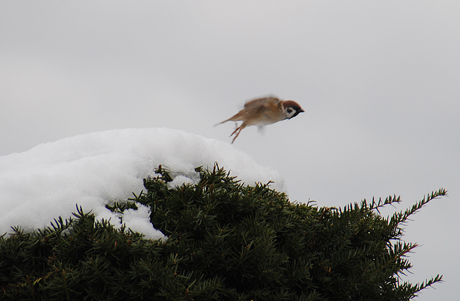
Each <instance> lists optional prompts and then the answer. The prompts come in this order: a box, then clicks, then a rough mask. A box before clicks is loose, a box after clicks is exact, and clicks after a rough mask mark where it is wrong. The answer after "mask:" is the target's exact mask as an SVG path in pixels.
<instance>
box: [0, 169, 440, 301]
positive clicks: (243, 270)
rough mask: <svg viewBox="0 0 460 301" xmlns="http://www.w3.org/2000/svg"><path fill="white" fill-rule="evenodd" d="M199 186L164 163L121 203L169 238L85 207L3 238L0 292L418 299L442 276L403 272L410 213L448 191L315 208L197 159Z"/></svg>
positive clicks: (117, 207) (9, 296)
mask: <svg viewBox="0 0 460 301" xmlns="http://www.w3.org/2000/svg"><path fill="white" fill-rule="evenodd" d="M196 171H197V172H199V174H200V180H199V182H198V183H196V184H184V185H182V186H180V187H172V186H171V184H170V182H171V181H172V177H171V175H170V172H168V171H167V170H166V169H164V168H163V167H161V166H160V167H159V168H158V169H157V170H156V172H157V174H158V176H156V177H154V178H147V179H145V180H144V186H145V188H146V190H147V191H146V192H142V193H140V194H139V195H135V196H134V198H133V199H131V200H130V201H131V202H126V203H114V204H113V205H112V206H107V207H108V208H109V209H111V210H112V211H115V212H123V211H124V210H125V209H127V208H136V203H140V204H143V205H147V206H149V207H150V209H151V216H150V217H151V222H152V224H153V225H154V227H155V228H156V229H158V230H160V231H162V232H163V233H164V234H165V235H166V236H167V237H168V239H167V240H164V241H163V240H147V239H144V238H143V237H142V235H141V234H139V233H135V232H133V231H131V230H130V229H126V228H124V227H122V228H121V229H114V228H113V226H111V225H110V223H109V222H108V221H104V220H102V221H97V220H95V217H94V215H93V214H91V213H85V212H83V209H82V208H79V207H77V212H76V213H75V214H74V217H73V218H70V219H68V220H63V219H62V218H58V219H56V220H55V221H54V222H52V223H51V226H50V227H48V228H46V229H44V230H38V231H36V232H33V233H25V232H24V231H22V230H21V229H19V228H14V234H12V235H10V236H6V235H4V236H2V237H1V239H0V300H331V301H332V300H334V301H335V300H391V301H395V300H410V299H412V298H414V297H415V296H416V295H417V293H418V292H420V291H421V290H422V289H424V288H426V287H428V286H431V285H432V284H434V283H436V282H439V281H441V279H442V276H440V275H437V276H436V277H434V278H431V279H429V280H427V281H425V282H423V283H421V284H411V283H408V282H403V281H402V280H401V279H400V275H401V274H404V273H405V272H406V271H407V270H408V269H409V268H410V267H411V264H410V262H409V261H408V260H407V257H406V256H407V253H408V252H410V251H412V250H413V249H414V248H415V247H416V246H417V245H416V244H414V243H406V242H403V241H401V235H402V231H403V229H402V223H404V222H405V221H407V219H408V218H409V216H411V215H412V214H414V213H415V212H417V211H418V210H419V209H420V208H422V207H423V206H424V205H425V204H427V203H428V202H429V201H431V200H432V199H434V198H436V197H438V196H441V195H445V194H446V190H444V189H440V190H438V191H436V192H433V193H431V194H429V195H427V196H426V197H425V198H423V200H421V201H419V202H417V203H416V204H414V205H413V206H412V207H411V208H409V209H407V210H405V211H404V212H397V213H395V214H393V215H392V216H391V217H386V218H385V217H382V216H381V215H380V212H379V209H380V208H381V207H383V206H387V205H391V204H393V203H398V202H400V198H399V197H396V196H394V197H388V198H386V199H385V200H382V199H380V200H378V201H375V200H372V201H371V202H367V201H366V200H363V201H362V202H361V203H359V204H358V203H356V204H350V205H348V206H345V207H344V208H338V209H336V208H328V207H322V208H318V207H316V206H314V205H312V204H311V203H310V204H294V203H290V202H289V201H288V199H287V198H286V195H285V194H283V193H279V192H277V191H274V190H272V189H270V188H269V184H270V183H267V184H256V185H255V186H246V185H243V184H242V183H240V182H239V181H237V180H236V179H235V177H231V176H230V175H229V173H227V172H226V171H225V170H224V169H222V168H219V167H218V166H217V165H216V166H214V169H213V170H205V169H202V168H197V169H196Z"/></svg>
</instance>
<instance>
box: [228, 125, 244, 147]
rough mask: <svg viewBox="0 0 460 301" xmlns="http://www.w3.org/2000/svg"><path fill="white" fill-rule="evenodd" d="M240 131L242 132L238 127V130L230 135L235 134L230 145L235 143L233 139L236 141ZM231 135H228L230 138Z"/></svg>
mask: <svg viewBox="0 0 460 301" xmlns="http://www.w3.org/2000/svg"><path fill="white" fill-rule="evenodd" d="M241 130H242V128H240V127H238V128H237V129H236V130H235V131H234V132H233V133H232V135H233V134H235V133H236V135H235V137H233V140H232V144H233V142H235V139H236V138H237V137H238V135H239V134H240V133H241ZM232 135H230V137H231V136H232Z"/></svg>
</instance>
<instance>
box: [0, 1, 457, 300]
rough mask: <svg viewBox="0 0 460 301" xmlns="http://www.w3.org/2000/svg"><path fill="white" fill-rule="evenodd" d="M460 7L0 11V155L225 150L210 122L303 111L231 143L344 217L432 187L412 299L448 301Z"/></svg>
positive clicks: (315, 4) (116, 5)
mask: <svg viewBox="0 0 460 301" xmlns="http://www.w3.org/2000/svg"><path fill="white" fill-rule="evenodd" d="M459 12H460V2H459V1H448V0H447V1H427V0H418V1H395V0H393V1H391V0H390V1H372V0H371V1H369V0H366V1H356V0H353V1H339V0H337V1H332V0H331V1H319V0H318V1H231V2H230V1H228V2H225V3H223V2H220V1H210V0H209V1H140V0H139V1H135V2H134V1H114V0H111V1H84V0H81V1H73V2H61V1H40V2H38V1H30V0H29V1H2V2H0V127H1V129H2V130H1V131H0V141H1V143H0V155H8V154H10V153H13V152H23V151H26V150H28V149H30V148H31V147H33V146H35V145H37V144H40V143H45V142H49V141H55V140H57V139H60V138H64V137H69V136H74V135H78V134H84V133H89V132H96V131H102V130H109V129H123V128H150V127H167V128H173V129H181V130H185V131H187V132H190V133H196V134H199V135H202V136H205V137H209V138H215V139H218V140H222V141H227V142H228V143H230V142H231V138H229V137H228V136H229V134H230V133H231V132H232V131H233V129H234V125H233V124H232V123H226V124H223V125H220V126H218V127H213V125H214V124H215V123H217V122H219V121H222V120H224V119H226V118H228V117H230V116H232V115H233V114H234V113H236V112H237V111H238V110H239V109H241V108H242V106H243V104H244V102H245V101H247V100H250V99H253V98H256V97H261V96H266V95H269V94H273V95H276V96H279V97H280V98H283V99H293V100H295V101H297V102H298V103H299V104H300V105H301V106H302V107H303V109H304V110H305V113H302V114H301V115H299V116H297V117H296V118H294V119H291V120H289V121H283V122H280V123H277V124H274V125H270V126H268V127H266V130H265V133H264V135H260V134H259V133H258V132H257V129H256V128H255V127H250V128H246V129H245V130H243V131H242V132H241V135H240V136H239V137H238V139H237V140H236V142H235V144H234V147H235V148H237V149H240V150H242V151H244V152H246V153H248V154H249V155H250V156H252V157H253V158H254V159H255V160H256V161H257V162H259V163H260V164H262V165H263V166H269V167H273V168H275V169H276V170H278V171H279V172H280V173H281V174H282V175H283V177H284V180H285V181H286V184H287V188H288V193H289V197H290V199H291V200H292V201H299V202H306V201H308V200H315V201H316V202H317V204H318V205H319V206H345V205H347V204H349V203H350V202H359V201H360V200H362V199H364V198H367V199H371V198H372V197H373V196H375V197H377V198H378V197H386V196H388V195H393V194H396V195H401V197H402V200H403V203H402V204H401V205H400V206H397V207H396V209H395V208H391V210H388V213H391V212H393V211H394V210H403V209H405V208H407V207H409V206H411V205H412V204H413V203H415V202H416V201H418V200H420V199H422V198H423V196H424V195H425V194H426V193H429V192H431V191H433V190H437V189H438V188H441V187H445V188H446V189H447V190H448V191H449V196H448V197H444V198H441V199H437V200H434V201H433V202H432V203H430V204H429V205H428V206H427V207H426V208H424V209H422V210H421V211H420V212H419V213H417V214H416V215H415V216H414V218H413V221H411V222H409V223H408V224H407V230H406V236H405V237H404V238H405V240H406V241H410V242H417V243H419V244H420V247H419V248H417V249H416V250H415V252H414V253H412V254H410V257H409V260H410V261H411V262H412V263H413V264H414V268H413V269H412V272H413V274H412V275H410V276H409V278H408V279H409V280H410V281H412V282H420V281H423V280H424V279H426V278H429V277H431V276H435V275H436V274H437V273H440V274H443V275H444V280H445V282H444V283H441V284H437V285H436V289H428V290H426V291H424V292H423V293H422V294H421V295H420V297H419V298H418V300H435V299H436V300H456V297H457V296H458V293H457V291H458V289H457V282H458V279H460V272H459V270H460V263H459V261H458V259H457V257H458V256H457V255H458V248H459V246H460V243H459V236H460V235H459V234H458V229H459V228H460V222H459V219H458V211H459V210H460V205H459V198H460V158H459V150H460V133H459V131H460V130H459V129H460V121H459V118H458V116H459V114H460V39H459V37H460V18H459V17H458V15H459Z"/></svg>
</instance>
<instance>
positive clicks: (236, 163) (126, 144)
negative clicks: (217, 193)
mask: <svg viewBox="0 0 460 301" xmlns="http://www.w3.org/2000/svg"><path fill="white" fill-rule="evenodd" d="M214 162H218V164H219V166H221V167H224V168H225V169H226V170H227V171H230V172H231V175H232V176H237V177H238V179H240V180H241V181H243V182H244V183H246V184H248V185H253V184H254V183H255V182H262V183H267V182H268V181H274V183H273V184H271V186H270V187H272V188H274V189H276V190H278V191H285V183H284V180H283V178H282V177H281V175H280V174H279V173H278V172H277V171H275V170H273V169H272V168H267V167H263V166H261V165H260V164H258V163H257V162H255V161H254V159H253V158H251V157H250V156H249V155H247V154H246V153H244V152H242V151H239V150H237V149H235V148H234V147H233V146H232V145H230V144H228V143H225V142H222V141H218V140H214V139H208V138H204V137H202V136H198V135H195V134H190V133H186V132H183V131H179V130H172V129H166V128H151V129H123V130H110V131H104V132H98V133H91V134H86V135H79V136H75V137H71V138H65V139H61V140H58V141H55V142H50V143H44V144H40V145H38V146H36V147H34V148H32V149H30V150H28V151H25V152H22V153H13V154H9V155H6V156H1V157H0V205H1V207H0V235H1V234H3V233H7V232H8V233H10V232H11V226H20V227H21V228H22V229H24V230H26V231H31V230H34V229H36V228H43V227H46V226H49V225H50V224H49V223H50V221H53V219H55V218H57V217H59V216H61V217H62V218H69V217H70V216H71V214H72V212H75V211H76V205H77V204H78V206H82V207H83V210H84V211H85V212H88V211H90V210H91V211H92V212H93V213H95V215H96V218H97V219H102V218H104V219H106V220H108V219H110V221H111V223H112V224H114V225H115V226H116V227H119V226H121V224H120V219H119V218H118V216H117V215H116V214H114V213H112V212H110V211H109V210H107V209H106V208H105V204H107V203H111V202H113V201H119V202H120V201H126V200H127V199H128V198H130V197H132V196H133V195H132V193H133V192H134V193H136V194H139V193H140V192H141V191H142V190H145V189H144V187H143V178H145V177H147V176H149V175H151V176H153V175H155V172H154V169H155V168H157V167H158V165H160V164H161V165H163V166H165V167H167V168H168V169H169V170H171V171H172V175H173V176H174V181H173V182H172V184H170V185H172V186H174V185H181V184H182V183H194V182H196V181H197V179H198V174H197V173H196V172H195V171H194V169H195V167H197V166H203V167H206V168H212V167H213V165H214ZM139 207H140V208H139V210H127V211H125V214H124V216H123V223H125V224H126V226H127V227H129V228H131V229H133V230H134V231H138V232H141V233H144V234H145V235H146V237H147V238H161V237H163V234H162V233H161V232H160V231H157V230H155V229H154V228H153V227H152V225H151V224H150V222H149V211H148V208H147V207H144V206H139Z"/></svg>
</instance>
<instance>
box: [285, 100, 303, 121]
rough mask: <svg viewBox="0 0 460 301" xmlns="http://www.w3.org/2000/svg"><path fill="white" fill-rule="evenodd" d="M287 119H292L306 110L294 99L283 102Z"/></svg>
mask: <svg viewBox="0 0 460 301" xmlns="http://www.w3.org/2000/svg"><path fill="white" fill-rule="evenodd" d="M282 105H283V108H284V113H285V114H286V119H291V118H293V117H296V116H297V115H299V113H302V112H305V111H304V110H303V109H302V108H301V107H300V105H299V104H298V103H297V102H295V101H293V100H285V101H283V103H282Z"/></svg>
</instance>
